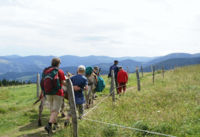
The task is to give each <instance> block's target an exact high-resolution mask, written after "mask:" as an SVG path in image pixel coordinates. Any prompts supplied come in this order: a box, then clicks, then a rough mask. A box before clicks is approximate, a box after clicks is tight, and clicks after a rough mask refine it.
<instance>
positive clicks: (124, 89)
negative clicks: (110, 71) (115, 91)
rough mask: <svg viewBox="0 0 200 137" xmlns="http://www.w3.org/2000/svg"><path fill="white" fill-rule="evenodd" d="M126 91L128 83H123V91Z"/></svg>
mask: <svg viewBox="0 0 200 137" xmlns="http://www.w3.org/2000/svg"><path fill="white" fill-rule="evenodd" d="M125 92H126V83H123V93H125Z"/></svg>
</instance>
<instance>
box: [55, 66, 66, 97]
mask: <svg viewBox="0 0 200 137" xmlns="http://www.w3.org/2000/svg"><path fill="white" fill-rule="evenodd" d="M58 77H59V79H60V85H61V87H62V86H63V85H62V83H61V81H63V80H65V73H64V72H63V70H62V69H59V70H58ZM56 95H58V96H64V91H63V89H62V88H61V89H59V90H58V92H57V93H56Z"/></svg>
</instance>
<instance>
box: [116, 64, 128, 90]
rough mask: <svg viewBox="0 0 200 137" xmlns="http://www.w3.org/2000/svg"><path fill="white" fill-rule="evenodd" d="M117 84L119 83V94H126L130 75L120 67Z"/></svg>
mask: <svg viewBox="0 0 200 137" xmlns="http://www.w3.org/2000/svg"><path fill="white" fill-rule="evenodd" d="M117 82H118V85H119V87H118V92H119V94H120V93H121V92H122V89H123V93H125V91H126V83H127V82H128V74H127V72H126V71H124V70H123V68H122V67H119V72H118V74H117Z"/></svg>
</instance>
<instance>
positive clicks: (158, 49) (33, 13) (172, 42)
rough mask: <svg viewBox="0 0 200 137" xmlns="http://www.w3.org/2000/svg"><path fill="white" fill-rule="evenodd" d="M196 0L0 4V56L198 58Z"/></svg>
mask: <svg viewBox="0 0 200 137" xmlns="http://www.w3.org/2000/svg"><path fill="white" fill-rule="evenodd" d="M199 5H200V1H199V0H192V1H191V0H184V1H182V0H176V1H174V0H140V1H132V0H118V1H115V0H109V1H107V0H93V1H91V0H84V1H82V0H74V1H66V0H56V1H54V0H51V1H50V0H34V1H33V0H0V16H1V18H0V30H1V31H0V55H1V56H4V55H13V54H17V55H21V56H29V55H44V56H46V55H55V56H62V55H76V56H89V55H96V56H111V57H124V56H131V57H132V56H134V57H135V56H147V57H155V56H163V55H167V54H170V53H174V52H175V53H177V52H181V53H182V52H183V53H192V54H193V53H200V41H199V36H200V8H199Z"/></svg>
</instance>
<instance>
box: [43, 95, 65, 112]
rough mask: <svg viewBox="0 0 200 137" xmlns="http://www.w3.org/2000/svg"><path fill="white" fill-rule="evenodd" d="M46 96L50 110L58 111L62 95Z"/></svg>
mask: <svg viewBox="0 0 200 137" xmlns="http://www.w3.org/2000/svg"><path fill="white" fill-rule="evenodd" d="M46 97H47V101H48V102H49V104H50V111H51V112H58V113H59V111H60V108H61V106H62V103H63V97H62V96H58V95H46Z"/></svg>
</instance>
